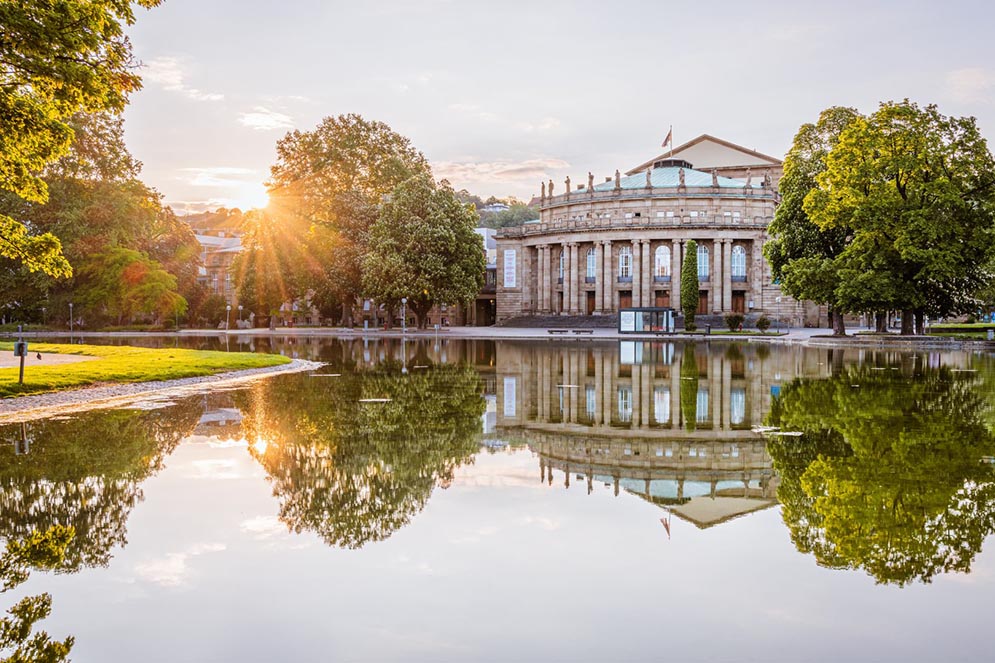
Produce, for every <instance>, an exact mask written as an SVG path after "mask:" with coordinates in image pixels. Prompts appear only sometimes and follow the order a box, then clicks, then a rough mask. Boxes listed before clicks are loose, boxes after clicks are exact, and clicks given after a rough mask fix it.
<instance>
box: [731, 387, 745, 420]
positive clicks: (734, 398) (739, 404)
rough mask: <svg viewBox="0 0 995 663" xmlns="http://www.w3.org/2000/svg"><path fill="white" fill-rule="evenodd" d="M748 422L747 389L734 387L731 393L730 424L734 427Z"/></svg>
mask: <svg viewBox="0 0 995 663" xmlns="http://www.w3.org/2000/svg"><path fill="white" fill-rule="evenodd" d="M744 421H746V389H744V388H742V387H733V388H732V390H730V392H729V422H730V423H731V424H732V425H733V426H738V425H739V424H741V423H743V422H744Z"/></svg>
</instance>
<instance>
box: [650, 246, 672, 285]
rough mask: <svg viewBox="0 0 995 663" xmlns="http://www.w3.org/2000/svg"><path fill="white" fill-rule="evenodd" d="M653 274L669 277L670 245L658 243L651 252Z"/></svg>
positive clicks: (658, 276)
mask: <svg viewBox="0 0 995 663" xmlns="http://www.w3.org/2000/svg"><path fill="white" fill-rule="evenodd" d="M653 276H654V277H656V278H658V279H662V278H670V247H667V246H663V245H660V246H658V247H656V251H655V252H654V254H653Z"/></svg>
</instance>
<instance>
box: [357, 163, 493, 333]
mask: <svg viewBox="0 0 995 663" xmlns="http://www.w3.org/2000/svg"><path fill="white" fill-rule="evenodd" d="M477 219H478V217H477V212H476V210H474V209H473V207H471V206H470V205H466V204H464V203H461V202H460V201H459V200H458V199H457V197H456V195H455V193H454V192H453V190H452V188H451V187H450V186H449V184H448V182H445V181H443V182H442V183H441V184H440V185H438V186H437V185H436V184H435V183H434V182H433V181H432V178H431V177H430V176H429V175H419V176H417V177H413V178H411V179H410V180H408V181H406V182H404V183H402V184H400V185H399V186H397V187H396V188H395V189H394V190H393V192H392V193H391V194H390V199H389V201H388V202H386V203H384V205H383V206H382V207H381V209H380V215H379V217H378V219H377V221H376V223H374V224H373V227H372V228H371V229H370V239H369V245H368V252H367V254H366V256H365V257H364V259H363V287H364V292H365V293H366V294H368V295H370V296H371V297H373V298H374V299H376V300H377V301H379V302H382V303H385V304H387V305H388V306H396V305H397V304H399V303H400V300H401V298H402V297H406V298H407V300H408V306H410V307H411V309H412V311H414V313H415V315H416V316H417V317H418V326H419V327H421V328H424V327H425V326H426V324H427V321H428V318H427V314H428V312H429V310H430V309H431V308H432V307H433V306H434V305H436V304H463V305H469V303H470V302H472V301H473V298H474V297H475V296H476V295H477V293H478V292H480V289H481V288H482V287H483V285H484V271H485V268H486V266H487V264H486V263H487V261H486V258H485V256H484V248H483V244H482V242H481V238H480V235H478V234H477V233H476V232H474V228H476V227H477Z"/></svg>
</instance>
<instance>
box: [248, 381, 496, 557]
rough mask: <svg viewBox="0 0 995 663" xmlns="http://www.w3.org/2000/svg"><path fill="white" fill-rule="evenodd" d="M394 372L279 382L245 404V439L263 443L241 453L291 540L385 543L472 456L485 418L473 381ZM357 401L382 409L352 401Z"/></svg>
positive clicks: (259, 389) (265, 386) (262, 386)
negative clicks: (259, 473)
mask: <svg viewBox="0 0 995 663" xmlns="http://www.w3.org/2000/svg"><path fill="white" fill-rule="evenodd" d="M399 369H400V366H399V365H397V364H384V365H381V366H379V367H378V368H377V370H375V371H370V372H366V373H352V374H343V375H342V376H341V377H338V378H321V377H313V378H312V377H307V376H286V377H284V378H277V379H273V380H269V381H267V382H266V383H262V384H258V385H256V386H255V387H254V389H253V390H252V392H251V393H250V394H249V395H248V396H247V397H246V398H247V403H245V404H244V405H243V407H242V409H243V412H245V414H246V416H245V418H244V420H243V427H244V428H243V429H244V430H245V433H246V438H247V439H249V440H250V442H252V441H264V442H265V446H263V445H262V444H260V443H259V442H257V443H256V444H252V445H250V449H251V450H252V453H253V455H255V456H256V458H257V459H258V460H259V462H260V463H261V464H262V465H263V467H264V468H265V469H266V471H267V473H268V474H269V476H270V478H271V480H272V482H273V492H274V494H275V495H276V496H277V497H278V498H279V499H280V518H281V519H282V520H283V521H284V522H285V523H286V524H287V525H288V527H290V528H291V529H292V530H293V531H295V532H302V531H306V530H311V531H314V532H316V533H318V534H319V535H320V536H321V537H322V538H323V539H324V540H325V541H326V542H327V543H328V544H329V545H334V546H342V547H347V548H359V547H361V546H363V545H364V544H365V543H367V542H369V541H380V540H383V539H386V538H387V537H389V536H390V535H391V534H392V533H393V532H395V531H396V530H398V529H399V528H401V527H403V526H404V525H405V524H407V523H408V521H409V520H410V519H411V517H412V516H414V515H415V514H417V513H418V512H420V511H421V510H422V509H423V508H424V506H425V504H426V502H427V501H428V498H429V497H430V496H431V493H432V490H433V489H434V487H435V485H436V484H437V483H442V484H443V485H447V484H448V482H450V481H451V480H452V477H453V472H454V470H455V469H456V468H457V467H459V466H460V465H461V464H463V463H466V462H469V461H470V460H471V458H472V456H473V454H474V453H475V452H476V451H477V449H478V434H479V432H480V417H481V415H482V414H483V413H484V409H485V403H484V399H483V397H482V396H481V392H482V383H481V379H480V376H479V374H478V373H477V372H476V371H475V370H474V369H473V368H471V367H469V366H463V365H449V364H439V365H434V366H431V367H429V368H423V369H414V370H412V371H411V372H410V373H408V374H400V372H399ZM365 398H386V399H390V400H389V402H384V403H360V402H359V401H360V399H365Z"/></svg>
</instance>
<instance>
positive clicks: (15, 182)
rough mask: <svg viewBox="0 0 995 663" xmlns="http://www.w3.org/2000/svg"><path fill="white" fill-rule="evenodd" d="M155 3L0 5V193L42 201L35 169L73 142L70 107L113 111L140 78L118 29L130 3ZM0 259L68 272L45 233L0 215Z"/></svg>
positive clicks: (56, 0) (143, 1) (154, 1)
mask: <svg viewBox="0 0 995 663" xmlns="http://www.w3.org/2000/svg"><path fill="white" fill-rule="evenodd" d="M159 2H160V0H137V1H136V2H131V1H130V0H91V1H89V2H76V1H75V0H23V1H21V2H3V3H0V117H2V118H3V122H2V123H0V190H4V191H8V192H11V193H13V194H15V195H17V196H19V197H20V198H23V199H24V200H26V201H31V202H36V203H41V202H44V201H45V200H46V198H47V195H48V190H47V186H46V184H45V182H44V181H43V180H42V179H41V178H40V177H39V173H40V172H41V171H42V169H43V168H44V167H45V165H46V164H48V163H51V162H52V161H54V160H55V159H57V158H59V157H60V156H61V155H63V154H65V153H66V152H67V151H68V149H69V145H70V143H71V142H72V137H73V131H72V128H71V127H70V126H69V124H68V120H69V118H71V117H72V116H73V114H75V113H77V112H80V111H82V112H88V113H93V112H100V111H115V112H120V111H121V110H122V109H123V108H124V106H125V104H126V103H127V99H128V95H129V94H130V93H131V92H133V91H135V90H137V89H138V88H139V87H140V85H141V79H140V78H139V76H138V74H137V73H136V71H135V69H136V68H135V62H134V60H133V58H132V54H131V44H130V42H129V41H128V38H127V36H126V35H125V26H126V25H131V24H132V23H134V21H135V15H134V11H133V7H132V5H133V4H137V5H140V6H142V7H146V8H150V7H154V6H156V5H158V4H159ZM0 256H3V257H5V258H9V259H11V260H15V261H18V262H20V263H21V264H23V265H24V266H25V267H26V268H27V269H28V270H30V271H42V272H45V273H47V274H50V275H52V276H68V275H69V274H71V272H72V269H71V267H70V265H69V262H68V261H67V260H66V259H65V257H64V256H63V255H62V252H61V245H60V242H59V240H58V238H57V237H56V236H55V235H53V234H51V233H42V234H35V233H33V229H32V228H30V227H29V226H27V225H25V224H24V223H23V222H21V221H20V220H18V219H17V218H16V217H14V216H12V215H10V214H6V213H0Z"/></svg>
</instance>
